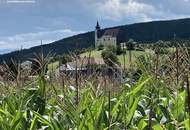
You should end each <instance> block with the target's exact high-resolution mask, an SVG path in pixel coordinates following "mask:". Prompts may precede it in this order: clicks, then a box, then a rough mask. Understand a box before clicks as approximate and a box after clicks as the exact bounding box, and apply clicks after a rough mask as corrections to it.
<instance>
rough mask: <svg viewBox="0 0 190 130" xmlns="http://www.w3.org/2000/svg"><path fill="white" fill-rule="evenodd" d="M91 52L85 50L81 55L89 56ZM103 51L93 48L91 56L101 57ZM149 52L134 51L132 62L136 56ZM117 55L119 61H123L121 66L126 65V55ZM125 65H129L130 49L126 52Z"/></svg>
mask: <svg viewBox="0 0 190 130" xmlns="http://www.w3.org/2000/svg"><path fill="white" fill-rule="evenodd" d="M89 53H90V52H85V53H82V54H81V55H80V56H81V57H85V56H86V57H88V56H89ZM101 53H102V50H101V51H98V50H93V51H91V57H95V58H101V57H102V56H101ZM147 53H148V52H144V51H132V57H131V60H132V61H131V62H132V64H134V63H135V61H136V57H138V56H140V55H146V54H147ZM117 57H118V59H119V62H120V63H121V66H124V57H123V55H118V56H117ZM125 65H126V67H129V51H126V54H125Z"/></svg>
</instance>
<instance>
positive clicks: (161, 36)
mask: <svg viewBox="0 0 190 130" xmlns="http://www.w3.org/2000/svg"><path fill="white" fill-rule="evenodd" d="M112 28H118V29H119V30H120V32H119V34H118V39H119V40H120V42H126V41H128V39H130V38H132V39H134V40H135V41H137V42H141V43H143V42H156V41H158V40H171V39H173V35H174V33H175V34H176V35H177V37H178V38H181V39H188V38H189V36H190V29H189V28H190V18H186V19H178V20H168V21H153V22H146V23H136V24H131V25H122V26H117V27H112ZM106 29H110V28H105V29H102V30H101V31H102V32H104V31H105V30H106ZM93 46H94V31H91V32H87V33H83V34H78V35H75V36H72V37H68V38H64V39H61V40H59V41H55V42H53V43H50V44H46V45H43V46H42V47H41V46H36V47H32V48H30V49H24V50H22V51H20V52H19V51H14V52H11V53H8V54H4V55H0V62H2V61H3V60H6V61H9V60H10V59H11V58H13V59H18V58H19V59H21V60H25V59H27V58H28V57H32V56H33V54H34V53H39V52H40V51H41V48H43V52H44V53H45V54H47V53H49V52H51V53H55V54H57V55H58V54H63V53H68V52H70V51H73V50H76V48H77V49H79V50H81V49H84V48H88V47H93Z"/></svg>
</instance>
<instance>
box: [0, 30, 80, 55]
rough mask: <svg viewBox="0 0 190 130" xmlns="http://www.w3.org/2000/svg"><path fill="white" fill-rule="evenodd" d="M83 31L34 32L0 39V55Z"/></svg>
mask: <svg viewBox="0 0 190 130" xmlns="http://www.w3.org/2000/svg"><path fill="white" fill-rule="evenodd" d="M82 32H84V31H72V30H70V29H62V30H54V31H46V32H36V33H26V34H18V35H14V36H7V37H0V47H1V48H0V53H5V52H9V51H13V50H18V49H20V48H21V46H22V47H23V48H29V47H33V46H36V45H40V41H41V40H43V44H47V43H51V42H53V41H56V40H60V39H62V38H65V37H68V36H72V35H75V34H79V33H82Z"/></svg>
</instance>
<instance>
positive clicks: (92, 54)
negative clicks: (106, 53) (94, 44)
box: [80, 50, 102, 58]
mask: <svg viewBox="0 0 190 130" xmlns="http://www.w3.org/2000/svg"><path fill="white" fill-rule="evenodd" d="M90 53H91V57H96V58H101V57H102V56H101V53H102V50H101V51H98V50H93V51H91V52H85V53H82V54H81V55H80V56H81V57H85V56H86V57H88V56H89V54H90Z"/></svg>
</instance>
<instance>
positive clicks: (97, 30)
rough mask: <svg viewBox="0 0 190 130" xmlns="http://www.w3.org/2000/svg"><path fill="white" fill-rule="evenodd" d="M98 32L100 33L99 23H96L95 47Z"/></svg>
mask: <svg viewBox="0 0 190 130" xmlns="http://www.w3.org/2000/svg"><path fill="white" fill-rule="evenodd" d="M99 31H100V25H99V22H98V21H97V23H96V27H95V47H97V42H98V38H99V37H98V36H99Z"/></svg>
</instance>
